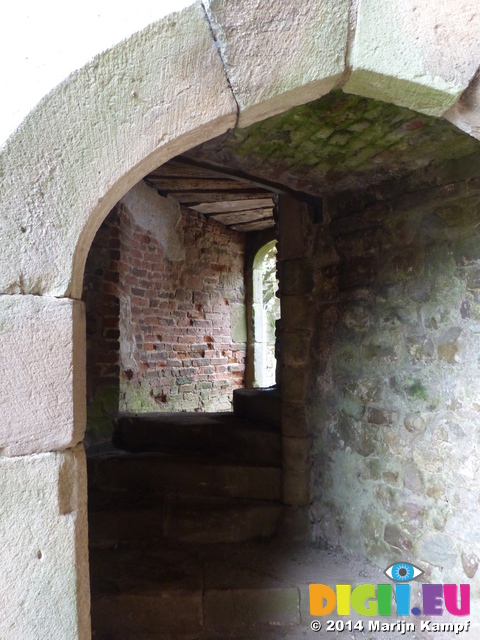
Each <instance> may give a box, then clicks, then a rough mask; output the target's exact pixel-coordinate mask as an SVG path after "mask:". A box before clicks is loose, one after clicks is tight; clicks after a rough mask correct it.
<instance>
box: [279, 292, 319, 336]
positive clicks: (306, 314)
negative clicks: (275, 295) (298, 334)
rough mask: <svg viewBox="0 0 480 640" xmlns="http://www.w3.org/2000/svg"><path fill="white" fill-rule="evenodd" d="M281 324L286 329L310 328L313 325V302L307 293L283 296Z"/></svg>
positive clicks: (281, 300)
mask: <svg viewBox="0 0 480 640" xmlns="http://www.w3.org/2000/svg"><path fill="white" fill-rule="evenodd" d="M280 308H281V325H282V329H283V330H284V331H288V330H292V329H299V330H308V329H309V328H310V327H311V325H312V320H313V318H312V303H311V302H310V300H309V298H308V296H307V295H291V296H283V297H282V298H281V299H280Z"/></svg>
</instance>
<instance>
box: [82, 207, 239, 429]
mask: <svg viewBox="0 0 480 640" xmlns="http://www.w3.org/2000/svg"><path fill="white" fill-rule="evenodd" d="M141 224H142V220H136V219H135V215H134V214H132V212H131V211H129V210H128V209H127V207H126V205H124V204H122V203H121V204H119V205H117V207H116V208H115V209H114V210H113V211H112V212H111V214H110V215H109V216H108V218H107V219H106V220H105V222H104V223H103V225H102V227H101V228H100V230H99V232H98V233H97V236H96V238H95V241H94V243H93V245H92V248H91V251H90V255H89V258H88V261H87V267H86V272H85V296H84V299H85V301H86V304H87V341H88V345H89V348H88V378H89V381H88V386H89V406H90V413H92V411H91V408H92V401H94V400H95V397H96V395H97V392H98V389H99V387H101V386H103V387H108V386H110V387H113V386H115V385H114V384H113V383H115V384H116V386H117V389H118V385H119V386H120V397H119V408H120V410H122V411H135V412H137V411H181V410H186V411H193V410H197V411H222V410H223V411H224V410H230V407H231V396H232V391H233V389H234V388H236V387H238V386H242V384H243V375H244V368H245V365H244V361H245V328H244V324H245V323H244V319H243V314H244V276H243V269H244V244H245V242H244V234H241V233H236V232H233V231H229V230H228V229H226V228H225V227H223V226H222V225H220V224H217V223H214V222H207V221H206V220H205V219H204V218H203V216H201V215H200V214H195V213H193V212H192V211H190V210H188V209H182V210H181V215H180V219H179V222H178V224H177V225H176V227H175V234H176V241H177V242H178V241H180V242H181V243H182V245H183V249H184V257H183V258H181V259H178V256H176V259H173V260H171V259H169V258H168V257H167V252H166V251H165V248H164V247H163V246H162V243H161V242H159V240H158V238H156V237H155V234H154V233H151V232H148V231H146V230H145V229H144V228H142V226H140V225H141ZM159 224H161V222H160V219H159ZM182 255H183V254H182ZM118 309H120V321H119V319H118V313H119V311H118ZM106 376H107V377H106ZM118 376H119V377H120V381H119V383H118ZM107 378H108V379H107ZM93 404H95V402H93ZM97 404H98V402H97ZM101 409H102V407H101V406H100V407H96V406H95V411H94V413H95V414H98V413H101ZM89 418H90V415H89ZM89 422H90V419H89Z"/></svg>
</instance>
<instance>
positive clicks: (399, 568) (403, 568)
mask: <svg viewBox="0 0 480 640" xmlns="http://www.w3.org/2000/svg"><path fill="white" fill-rule="evenodd" d="M384 573H385V575H386V576H387V577H388V578H390V580H395V582H410V580H413V579H414V578H418V576H421V575H422V574H423V573H425V572H424V571H422V570H421V569H419V568H418V567H416V566H415V565H414V564H409V563H408V562H396V563H395V564H391V565H390V566H389V567H388V568H387V569H385V571H384Z"/></svg>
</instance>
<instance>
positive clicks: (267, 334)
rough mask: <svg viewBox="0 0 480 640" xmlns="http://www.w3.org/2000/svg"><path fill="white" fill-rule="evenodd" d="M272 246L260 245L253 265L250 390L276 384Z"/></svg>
mask: <svg viewBox="0 0 480 640" xmlns="http://www.w3.org/2000/svg"><path fill="white" fill-rule="evenodd" d="M276 245H277V242H276V240H272V241H271V242H269V243H268V244H266V245H264V246H263V247H262V248H261V249H260V250H259V251H258V252H257V255H256V256H255V260H254V263H253V326H254V383H253V386H254V387H271V386H272V385H274V384H275V382H276V368H277V361H276V357H275V329H276V323H277V320H279V318H280V300H279V298H278V297H277V290H278V279H277V246H276Z"/></svg>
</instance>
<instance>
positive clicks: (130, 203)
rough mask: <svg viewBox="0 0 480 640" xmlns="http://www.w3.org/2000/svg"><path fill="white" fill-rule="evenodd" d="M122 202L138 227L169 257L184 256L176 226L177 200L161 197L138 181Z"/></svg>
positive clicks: (173, 258)
mask: <svg viewBox="0 0 480 640" xmlns="http://www.w3.org/2000/svg"><path fill="white" fill-rule="evenodd" d="M122 202H123V204H124V205H125V206H126V207H127V209H128V210H129V211H130V213H131V215H132V217H133V219H134V220H135V222H136V223H137V224H138V226H139V227H141V228H142V229H144V230H145V231H148V232H149V233H151V234H152V235H153V236H154V238H155V239H156V240H157V241H158V243H159V244H160V246H161V247H162V249H163V250H164V251H165V254H166V256H167V258H168V259H169V260H172V261H178V260H184V259H185V246H184V243H183V234H182V232H181V230H180V229H179V228H178V227H179V224H180V222H181V219H182V214H181V212H180V205H179V204H178V202H177V201H176V200H174V199H173V198H162V196H160V195H158V193H157V192H156V191H155V189H152V188H150V187H148V186H147V185H146V184H145V183H144V182H143V181H141V182H139V183H138V184H137V185H135V187H133V189H131V190H130V191H129V192H128V193H127V194H126V195H125V196H124V197H123V198H122Z"/></svg>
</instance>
